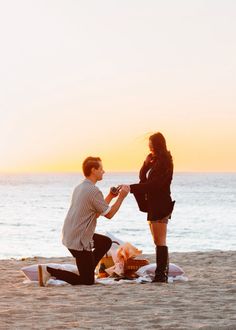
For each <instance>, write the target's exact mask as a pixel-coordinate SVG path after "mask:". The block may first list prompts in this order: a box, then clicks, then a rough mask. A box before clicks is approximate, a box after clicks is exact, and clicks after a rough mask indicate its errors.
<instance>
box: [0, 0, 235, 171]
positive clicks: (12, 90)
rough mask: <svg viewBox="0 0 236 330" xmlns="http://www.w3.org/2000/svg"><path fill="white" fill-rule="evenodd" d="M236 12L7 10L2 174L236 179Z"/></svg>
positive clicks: (228, 2)
mask: <svg viewBox="0 0 236 330" xmlns="http://www.w3.org/2000/svg"><path fill="white" fill-rule="evenodd" d="M235 32H236V1H235V0H178V1H176V0H145V1H144V0H119V1H115V0H106V1H104V0H100V1H97V0H94V1H91V0H83V1H82V0H63V1H62V0H28V1H26V0H21V1H19V0H8V1H5V0H0V42H1V43H0V172H2V173H8V172H14V173H15V172H51V171H62V172H70V171H80V170H81V162H82V161H83V159H84V158H85V157H86V156H88V155H93V156H100V157H101V158H102V159H103V165H104V168H105V170H107V171H126V170H127V171H132V170H135V171H136V170H137V169H138V168H139V167H140V165H141V164H142V162H143V159H144V157H145V156H146V154H147V153H148V152H149V151H148V136H149V135H150V134H151V133H154V132H156V131H160V132H162V133H163V134H164V135H165V137H166V140H167V145H168V148H169V149H170V150H171V152H172V155H173V158H174V164H175V170H176V171H236V37H235Z"/></svg>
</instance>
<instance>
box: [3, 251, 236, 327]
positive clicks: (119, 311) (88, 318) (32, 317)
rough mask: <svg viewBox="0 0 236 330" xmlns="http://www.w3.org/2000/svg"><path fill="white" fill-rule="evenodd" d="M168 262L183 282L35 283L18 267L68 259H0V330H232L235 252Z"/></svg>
mask: <svg viewBox="0 0 236 330" xmlns="http://www.w3.org/2000/svg"><path fill="white" fill-rule="evenodd" d="M146 257H148V258H149V260H150V262H153V261H154V256H153V255H148V256H146ZM170 261H171V262H172V263H175V264H177V265H179V266H180V267H182V268H183V269H184V271H185V274H186V276H187V277H188V279H189V280H188V282H174V283H169V284H152V283H146V284H137V283H135V284H129V283H123V284H117V285H102V284H96V285H93V286H70V285H66V286H60V287H55V286H50V287H39V286H35V285H33V286H32V285H27V284H24V283H23V281H24V280H25V277H24V275H23V273H22V272H21V271H20V269H21V267H23V266H26V265H31V264H37V263H48V262H55V263H73V259H72V258H47V259H46V258H37V257H35V258H29V259H25V260H14V259H11V260H1V261H0V270H1V272H0V296H1V299H0V329H4V330H7V329H115V330H117V329H132V330H135V329H236V286H235V282H236V281H235V280H236V271H235V265H236V252H235V251H233V252H232V251H229V252H221V251H214V252H194V253H172V254H171V255H170Z"/></svg>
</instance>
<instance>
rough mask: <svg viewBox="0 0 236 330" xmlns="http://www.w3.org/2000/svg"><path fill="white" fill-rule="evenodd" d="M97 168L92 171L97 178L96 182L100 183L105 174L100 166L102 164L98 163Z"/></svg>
mask: <svg viewBox="0 0 236 330" xmlns="http://www.w3.org/2000/svg"><path fill="white" fill-rule="evenodd" d="M99 164H100V165H99V168H98V169H96V168H95V169H94V174H95V175H96V177H97V180H98V181H101V180H102V177H103V174H104V173H105V171H104V170H103V166H102V162H99Z"/></svg>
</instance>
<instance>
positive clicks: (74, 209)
mask: <svg viewBox="0 0 236 330" xmlns="http://www.w3.org/2000/svg"><path fill="white" fill-rule="evenodd" d="M83 173H84V176H85V180H84V181H83V182H82V183H81V184H79V185H78V186H77V187H76V188H75V190H74V192H73V195H72V201H71V206H70V208H69V211H68V214H67V216H66V219H65V222H64V226H63V229H62V234H63V239H62V243H63V244H64V245H65V246H66V247H67V248H68V250H69V251H70V253H71V254H72V255H73V256H74V257H75V259H76V264H77V267H78V271H79V275H77V274H75V273H72V272H69V271H65V270H60V269H54V268H51V267H44V268H43V267H40V268H39V270H40V271H41V274H42V275H43V276H42V277H43V278H42V279H41V285H44V284H45V282H46V280H47V279H48V278H49V277H50V275H51V276H53V277H56V279H60V280H63V281H66V282H68V283H70V284H72V285H78V284H87V285H91V284H94V270H95V268H96V266H97V264H98V262H99V261H100V260H101V258H102V257H103V256H104V255H105V253H106V252H107V251H108V250H109V249H110V247H111V244H112V241H111V239H110V238H109V237H107V236H104V235H99V234H95V229H96V224H97V218H98V217H99V216H100V215H102V216H104V217H106V218H108V219H111V218H112V217H113V216H114V215H115V214H116V212H117V211H118V210H119V208H120V206H121V204H122V202H123V200H124V198H125V197H126V196H127V194H128V193H129V186H122V187H120V189H119V192H118V193H117V194H114V193H112V191H110V192H109V194H108V195H107V197H106V198H105V199H104V197H103V195H102V192H101V191H100V190H99V188H98V187H96V183H97V181H100V180H102V178H103V174H104V173H105V172H104V170H103V166H102V161H101V159H100V158H99V157H87V158H86V159H85V160H84V162H83ZM114 197H117V199H116V201H115V203H114V204H113V205H112V206H109V203H110V202H111V201H112V199H113V198H114ZM39 274H40V272H39Z"/></svg>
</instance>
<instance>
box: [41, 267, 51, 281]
mask: <svg viewBox="0 0 236 330" xmlns="http://www.w3.org/2000/svg"><path fill="white" fill-rule="evenodd" d="M50 277H51V274H50V273H49V272H48V271H47V265H38V280H39V286H46V284H47V281H48V280H49V278H50Z"/></svg>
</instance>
